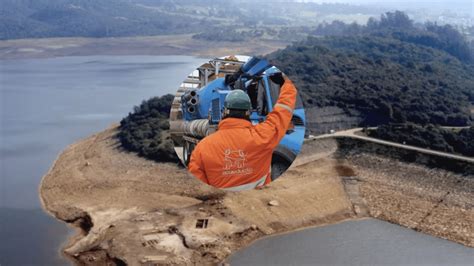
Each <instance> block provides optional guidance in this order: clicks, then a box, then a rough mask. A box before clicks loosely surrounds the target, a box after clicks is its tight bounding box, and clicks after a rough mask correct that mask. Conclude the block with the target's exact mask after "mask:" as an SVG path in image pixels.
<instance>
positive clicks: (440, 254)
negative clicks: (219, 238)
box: [228, 219, 474, 266]
mask: <svg viewBox="0 0 474 266" xmlns="http://www.w3.org/2000/svg"><path fill="white" fill-rule="evenodd" d="M228 262H229V263H230V264H231V265H232V266H238V265H260V266H263V265H473V262H474V249H473V248H469V247H465V246H463V245H460V244H457V243H454V242H451V241H448V240H444V239H440V238H436V237H433V236H430V235H426V234H423V233H419V232H416V231H413V230H411V229H408V228H404V227H401V226H398V225H395V224H391V223H388V222H384V221H380V220H375V219H366V220H357V221H348V222H343V223H339V224H334V225H328V226H323V227H315V228H308V229H304V230H301V231H297V232H293V233H288V234H283V235H277V236H271V237H267V238H264V239H261V240H257V241H256V242H255V243H253V244H252V245H250V246H249V247H246V248H244V249H242V250H240V251H238V252H236V253H235V254H234V255H232V256H231V257H230V258H229V260H228Z"/></svg>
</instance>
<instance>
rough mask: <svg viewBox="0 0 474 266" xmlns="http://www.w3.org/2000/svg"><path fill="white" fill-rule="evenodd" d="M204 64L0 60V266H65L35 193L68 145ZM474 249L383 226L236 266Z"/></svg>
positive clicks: (278, 244)
mask: <svg viewBox="0 0 474 266" xmlns="http://www.w3.org/2000/svg"><path fill="white" fill-rule="evenodd" d="M203 62H204V59H201V58H196V57H189V56H83V57H61V58H50V59H27V60H0V240H1V241H0V265H1V266H5V265H15V266H16V265H67V264H69V261H67V260H66V259H64V258H62V257H61V256H60V254H59V248H60V245H61V244H62V242H63V241H64V240H65V239H66V237H67V236H68V235H69V234H71V232H72V230H71V229H68V228H67V227H66V225H65V224H64V223H61V222H59V221H56V220H55V219H54V218H52V217H50V216H49V215H47V214H45V213H44V212H43V211H42V210H41V208H40V203H39V199H38V186H39V182H40V180H41V177H42V176H43V175H44V174H45V173H46V171H47V170H48V168H49V167H50V166H51V164H52V163H53V161H54V159H55V158H56V156H57V155H58V154H59V153H60V152H61V151H62V150H63V149H64V148H65V147H66V146H67V145H69V144H71V143H73V142H75V141H77V140H78V139H80V138H84V137H87V136H88V135H90V134H92V133H94V132H97V131H99V130H102V129H104V128H106V127H108V126H109V125H110V124H111V123H115V122H118V121H120V119H121V118H122V117H124V116H125V115H126V114H127V113H128V112H130V111H131V110H132V108H133V106H134V105H138V104H139V103H140V102H141V101H142V100H143V99H147V98H150V97H153V96H157V95H163V94H166V93H175V91H176V89H177V86H178V85H179V83H180V82H181V81H182V80H183V78H184V77H185V76H186V75H187V74H188V73H190V72H191V71H192V70H194V68H195V67H196V66H198V64H200V63H203ZM473 256H474V249H471V248H466V247H464V246H461V245H458V244H456V243H453V242H449V241H446V240H442V239H438V238H434V237H431V236H428V235H424V234H421V233H417V232H414V231H412V230H408V229H405V228H402V227H399V226H396V225H392V224H388V223H385V222H381V221H377V220H364V221H354V222H346V223H341V224H337V225H331V226H326V227H320V228H313V229H308V230H303V231H298V232H295V233H291V234H286V235H280V236H274V237H270V238H266V239H263V240H260V241H257V242H256V243H254V244H253V245H252V246H250V247H248V248H246V249H243V250H241V251H239V252H237V253H236V254H235V255H233V256H232V257H231V258H230V260H229V261H230V262H231V264H232V265H305V264H306V265H308V264H309V265H318V264H319V265H387V264H391V265H402V264H425V265H435V264H441V265H455V264H461V265H464V264H469V263H471V265H472V261H474V257H473Z"/></svg>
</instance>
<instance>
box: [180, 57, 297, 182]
mask: <svg viewBox="0 0 474 266" xmlns="http://www.w3.org/2000/svg"><path fill="white" fill-rule="evenodd" d="M277 72H280V70H279V69H277V68H276V67H274V66H272V65H270V64H269V62H268V61H267V60H265V59H258V58H256V57H252V58H250V59H249V60H248V61H247V62H246V63H245V64H243V65H242V66H241V68H240V71H239V72H238V74H235V75H233V76H232V77H227V78H223V77H221V78H217V79H215V80H213V81H211V82H210V83H208V84H207V85H206V86H204V87H202V88H199V89H197V90H192V91H189V92H187V93H186V94H184V95H183V96H182V98H181V104H182V112H183V119H184V120H185V121H186V122H190V121H192V120H196V119H208V121H209V125H217V124H218V123H219V121H220V120H221V119H222V113H223V110H224V99H225V97H226V95H227V94H228V93H229V92H230V91H231V90H233V89H236V88H239V89H242V90H244V91H246V92H247V93H249V96H250V94H252V92H253V96H251V99H252V97H253V103H252V107H253V108H252V110H251V115H250V120H251V122H252V123H253V124H257V123H259V122H262V121H264V120H265V117H266V115H267V114H268V113H269V112H271V111H272V110H273V106H274V105H275V103H276V100H277V98H278V95H279V91H280V87H279V85H277V84H275V83H273V82H272V81H271V80H270V76H271V75H272V74H274V73H277ZM229 80H230V81H229ZM299 102H300V103H301V101H299ZM305 124H306V122H305V114H304V109H303V106H302V104H297V106H296V107H295V110H294V112H293V118H292V125H291V126H290V129H289V130H288V131H287V133H286V136H284V137H283V139H282V140H281V142H280V143H279V145H278V147H277V148H276V149H275V151H274V154H273V157H274V159H275V161H278V162H279V163H280V164H281V163H283V164H284V166H283V168H285V169H283V171H284V170H286V168H287V167H289V165H290V164H291V162H292V161H293V160H294V159H295V158H296V155H297V154H298V153H299V152H300V150H301V146H302V144H303V140H304V135H305ZM185 146H186V145H185ZM188 146H189V145H188ZM190 152H192V149H190V150H189V153H190ZM188 156H189V154H188ZM188 158H189V157H188ZM272 164H273V161H272ZM280 168H282V167H280ZM280 174H281V173H280ZM272 176H273V175H272Z"/></svg>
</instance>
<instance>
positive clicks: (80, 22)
mask: <svg viewBox="0 0 474 266" xmlns="http://www.w3.org/2000/svg"><path fill="white" fill-rule="evenodd" d="M211 21H212V20H209V19H201V18H190V17H188V16H184V15H180V14H179V13H173V14H169V13H166V12H164V11H162V10H159V9H153V8H148V7H145V6H140V5H137V4H136V3H133V2H132V1H122V0H98V1H92V0H2V3H1V6H0V39H17V38H38V37H74V36H83V37H108V36H136V35H159V34H176V33H189V32H197V31H199V29H200V28H202V27H206V26H209V25H210V23H211Z"/></svg>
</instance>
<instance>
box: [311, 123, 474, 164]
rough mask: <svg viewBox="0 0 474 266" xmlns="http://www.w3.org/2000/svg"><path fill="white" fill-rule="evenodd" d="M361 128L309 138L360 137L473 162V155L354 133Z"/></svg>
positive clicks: (383, 143)
mask: <svg viewBox="0 0 474 266" xmlns="http://www.w3.org/2000/svg"><path fill="white" fill-rule="evenodd" d="M361 131H362V128H352V129H348V130H342V131H337V132H335V133H332V134H324V135H319V136H313V137H310V138H309V139H322V138H334V137H350V138H354V139H360V140H365V141H370V142H374V143H378V144H382V145H388V146H394V147H397V148H402V149H406V150H413V151H418V152H422V153H427V154H432V155H438V156H443V157H446V158H452V159H456V160H462V161H467V162H470V163H474V158H473V157H467V156H462V155H456V154H452V153H446V152H441V151H435V150H430V149H424V148H420V147H416V146H410V145H405V144H400V143H396V142H391V141H386V140H381V139H376V138H371V137H367V136H361V135H357V134H356V133H358V132H361Z"/></svg>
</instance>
